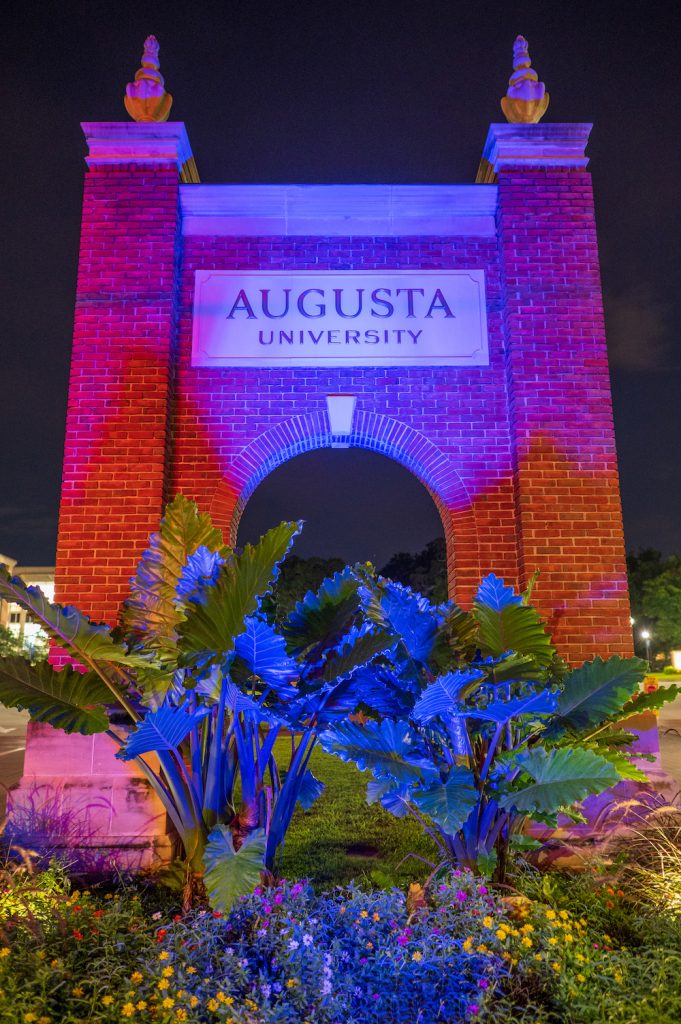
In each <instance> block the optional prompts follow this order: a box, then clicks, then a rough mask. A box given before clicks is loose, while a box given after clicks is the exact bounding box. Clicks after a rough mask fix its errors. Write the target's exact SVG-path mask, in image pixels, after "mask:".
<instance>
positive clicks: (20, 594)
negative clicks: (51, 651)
mask: <svg viewBox="0 0 681 1024" xmlns="http://www.w3.org/2000/svg"><path fill="white" fill-rule="evenodd" d="M0 597H2V598H4V599H5V600H6V601H15V602H16V603H17V604H19V605H21V607H22V608H25V609H26V611H28V612H29V613H30V615H31V618H32V619H33V621H34V622H37V623H38V624H39V625H40V626H42V627H43V629H44V630H45V632H46V633H48V634H49V635H50V636H51V637H52V638H53V639H55V640H58V641H59V643H60V644H61V646H63V647H65V648H66V650H67V651H68V652H69V654H71V655H72V656H73V657H74V659H75V660H77V661H79V662H82V663H83V664H84V665H88V666H93V665H94V664H95V663H99V662H109V663H111V664H115V665H121V666H124V667H126V668H135V667H137V666H140V665H147V664H148V663H149V657H148V656H146V657H143V656H141V655H134V654H129V653H128V652H127V651H126V649H125V647H123V646H122V645H121V644H118V643H116V642H115V641H114V639H113V637H112V635H111V630H110V628H109V627H108V626H106V625H104V624H103V623H95V622H92V621H91V620H90V619H89V618H88V617H87V615H83V613H82V612H80V611H78V609H77V608H73V607H70V606H68V605H60V604H52V603H51V602H50V601H48V600H47V598H46V597H45V595H44V594H43V593H42V591H41V590H40V588H39V587H28V586H26V584H25V583H24V581H23V580H22V579H20V578H19V577H18V576H11V575H10V573H9V572H8V571H7V568H6V566H4V565H0Z"/></svg>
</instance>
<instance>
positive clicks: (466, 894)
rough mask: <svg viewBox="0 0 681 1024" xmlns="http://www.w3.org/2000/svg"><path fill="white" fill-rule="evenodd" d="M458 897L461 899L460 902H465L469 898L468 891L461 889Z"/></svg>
mask: <svg viewBox="0 0 681 1024" xmlns="http://www.w3.org/2000/svg"><path fill="white" fill-rule="evenodd" d="M456 898H457V900H459V902H460V903H463V901H464V900H467V899H468V893H467V892H464V891H463V889H459V891H458V892H457V894H456Z"/></svg>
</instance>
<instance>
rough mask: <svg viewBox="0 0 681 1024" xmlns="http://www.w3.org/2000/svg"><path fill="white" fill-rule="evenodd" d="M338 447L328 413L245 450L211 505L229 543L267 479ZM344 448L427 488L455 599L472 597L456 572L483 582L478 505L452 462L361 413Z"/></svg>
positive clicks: (288, 424) (303, 419) (403, 430)
mask: <svg viewBox="0 0 681 1024" xmlns="http://www.w3.org/2000/svg"><path fill="white" fill-rule="evenodd" d="M337 442H338V438H336V437H335V436H334V435H333V434H332V433H331V426H330V423H329V418H328V415H327V413H326V411H325V410H324V411H318V412H314V413H309V414H303V415H300V416H295V417H293V418H291V419H289V420H284V421H283V422H282V423H279V424H277V425H276V426H275V427H272V428H271V429H270V430H267V431H265V432H264V433H263V434H261V435H260V436H259V437H257V438H256V439H255V440H254V441H252V442H251V444H249V445H248V446H247V447H246V448H244V449H243V450H242V451H241V452H240V453H239V455H238V456H237V457H236V458H235V459H234V461H233V463H232V464H231V467H230V471H229V479H223V480H222V481H221V482H220V483H219V484H218V486H217V488H216V490H215V492H214V494H213V499H212V501H211V505H210V513H211V517H212V518H213V521H214V522H215V524H216V525H217V526H219V527H221V529H223V530H224V531H225V534H226V536H227V537H228V538H229V540H230V543H232V544H234V543H235V541H236V534H237V529H238V526H239V521H240V519H241V515H242V513H243V510H244V508H245V507H246V503H247V501H248V499H249V498H250V497H251V495H252V494H253V492H254V491H255V489H256V487H257V486H258V484H260V483H261V482H262V481H263V480H264V479H265V477H266V476H269V474H270V473H272V472H273V470H275V469H276V468H277V467H278V466H281V465H282V464H283V463H284V462H288V461H289V459H292V458H295V457H296V456H297V455H302V454H304V453H305V452H310V451H313V450H315V449H318V448H331V447H333V446H334V444H336V443H337ZM343 444H344V445H347V446H348V447H351V448H363V449H365V450H368V451H373V452H376V453H377V454H379V455H385V456H387V457H388V458H391V459H394V460H395V461H396V462H399V463H400V464H401V465H402V466H404V467H405V468H406V469H408V470H409V471H410V472H411V473H413V475H414V476H415V477H416V478H417V479H418V480H419V481H420V482H421V483H422V484H423V486H424V487H425V488H426V490H427V491H428V493H429V494H430V496H431V498H432V499H433V501H434V502H435V505H436V507H437V510H438V512H439V514H440V518H441V520H442V528H443V532H444V536H445V543H446V546H447V578H448V585H449V592H450V595H452V596H456V597H459V598H461V597H467V596H468V589H469V587H466V592H465V594H461V593H459V591H460V589H461V588H460V587H459V586H457V583H459V582H461V581H460V579H459V580H457V566H460V567H465V577H466V582H467V583H468V582H469V581H470V580H471V579H477V578H478V576H479V564H480V557H479V551H478V534H477V528H476V522H475V510H474V506H473V503H472V501H471V498H470V495H469V494H468V492H467V490H466V487H465V485H464V483H463V481H462V479H461V477H460V476H459V473H458V472H457V471H456V469H455V468H454V467H453V466H452V462H451V459H448V458H447V457H446V456H445V455H444V454H443V453H442V452H441V451H440V449H439V448H438V447H437V446H436V445H434V444H433V442H432V441H430V440H429V439H428V438H427V437H426V436H425V435H424V434H422V433H420V432H419V431H418V430H415V429H414V428H413V427H411V426H409V425H408V424H406V423H401V422H400V421H398V420H396V419H393V418H392V417H390V416H385V415H382V414H379V413H373V412H366V411H358V412H357V414H356V416H355V420H354V423H353V432H352V434H350V435H349V436H348V437H344V438H343Z"/></svg>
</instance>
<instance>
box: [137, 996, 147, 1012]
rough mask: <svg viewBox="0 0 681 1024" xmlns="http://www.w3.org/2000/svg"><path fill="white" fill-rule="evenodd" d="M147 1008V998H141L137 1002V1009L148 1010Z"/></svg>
mask: <svg viewBox="0 0 681 1024" xmlns="http://www.w3.org/2000/svg"><path fill="white" fill-rule="evenodd" d="M146 1008H147V1001H146V999H140V1001H139V1003H138V1004H137V1009H138V1010H146Z"/></svg>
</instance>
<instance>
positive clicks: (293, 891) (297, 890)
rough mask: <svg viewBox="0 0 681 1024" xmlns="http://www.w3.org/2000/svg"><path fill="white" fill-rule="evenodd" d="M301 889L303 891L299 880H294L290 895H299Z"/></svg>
mask: <svg viewBox="0 0 681 1024" xmlns="http://www.w3.org/2000/svg"><path fill="white" fill-rule="evenodd" d="M302 891H303V886H302V884H301V883H300V882H296V884H295V885H292V886H291V895H292V896H299V895H300V894H301V892H302Z"/></svg>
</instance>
